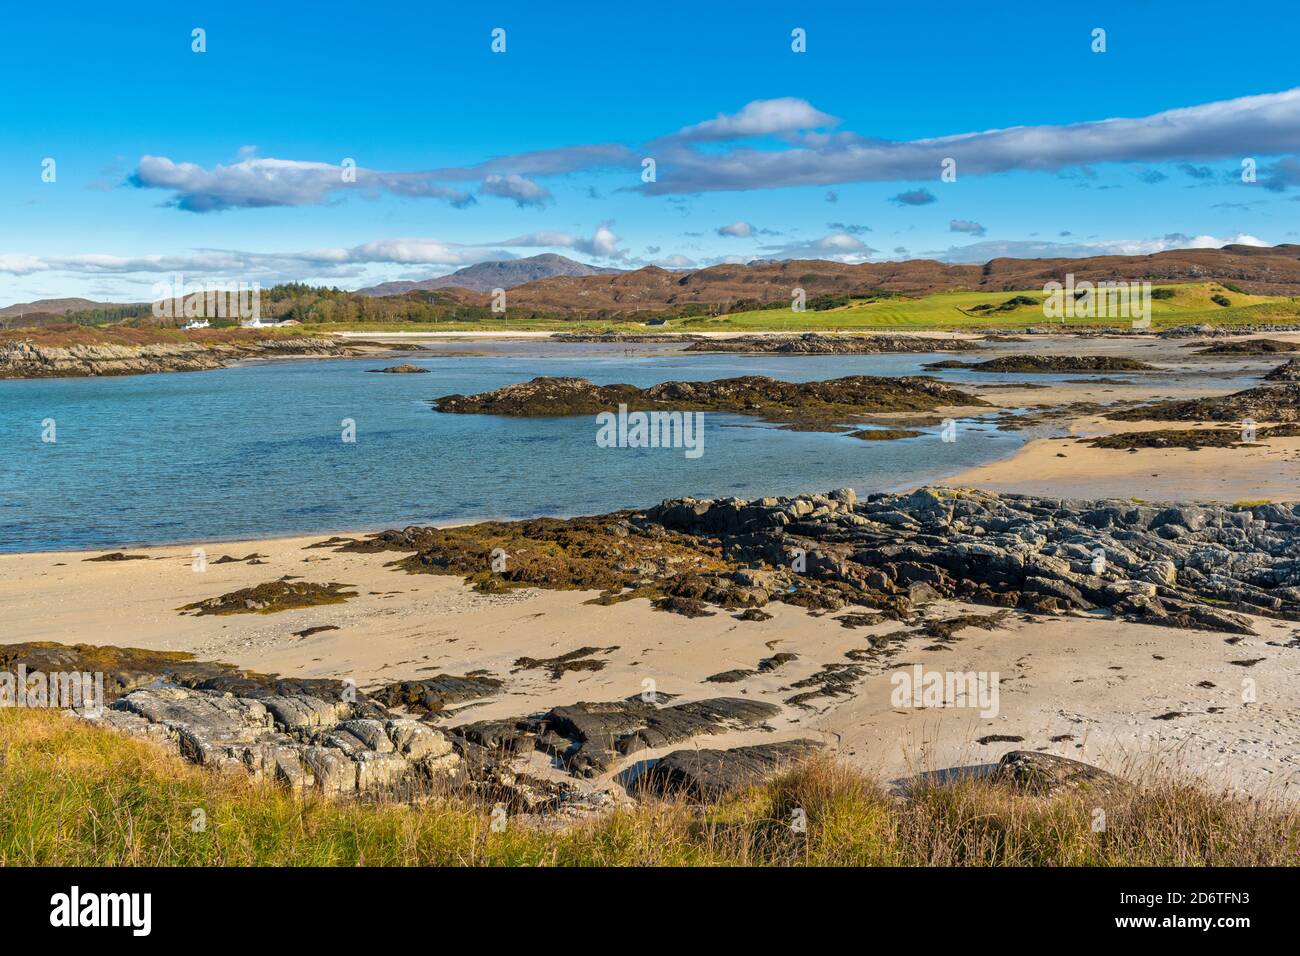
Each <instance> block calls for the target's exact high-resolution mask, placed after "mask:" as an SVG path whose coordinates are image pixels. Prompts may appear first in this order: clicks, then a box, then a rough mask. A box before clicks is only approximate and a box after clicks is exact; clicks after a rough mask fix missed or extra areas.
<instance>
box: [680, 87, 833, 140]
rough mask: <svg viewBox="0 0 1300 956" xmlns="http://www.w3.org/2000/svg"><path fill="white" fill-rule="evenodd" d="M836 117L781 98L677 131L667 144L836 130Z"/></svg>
mask: <svg viewBox="0 0 1300 956" xmlns="http://www.w3.org/2000/svg"><path fill="white" fill-rule="evenodd" d="M838 122H839V120H837V119H836V118H835V117H834V116H829V115H827V114H826V113H823V112H822V111H821V110H818V109H814V108H813V106H812V104H811V103H809V102H808V101H807V100H801V99H798V98H797V97H793V96H782V97H779V98H777V99H773V100H753V101H752V102H750V103H746V104H745V105H744V107H742V108H741V110H740V112H739V113H732V114H730V115H728V114H726V113H719V114H718V115H717V116H716V117H715V118H714V119H711V120H706V121H705V122H703V123H696V124H695V125H694V126H687V127H685V128H684V129H681V130H678V131H677V132H676V133H673V134H672V135H671V136H668V137H665V139H666V140H675V141H679V142H718V141H722V140H731V139H745V138H748V137H751V136H771V135H773V134H777V133H793V132H797V131H799V130H810V129H816V128H819V127H823V126H834V125H835V124H836V123H838Z"/></svg>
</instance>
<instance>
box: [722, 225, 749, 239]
mask: <svg viewBox="0 0 1300 956" xmlns="http://www.w3.org/2000/svg"><path fill="white" fill-rule="evenodd" d="M716 231H717V233H718V235H720V236H730V237H732V238H734V239H748V238H749V237H750V236H752V235H753V234H754V227H753V226H752V225H750V224H749V223H747V222H733V223H732V224H731V225H730V226H719V227H718V228H717V230H716Z"/></svg>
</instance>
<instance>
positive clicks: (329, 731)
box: [98, 686, 460, 796]
mask: <svg viewBox="0 0 1300 956" xmlns="http://www.w3.org/2000/svg"><path fill="white" fill-rule="evenodd" d="M364 712H365V709H364V708H361V707H358V705H357V704H355V703H350V702H348V701H346V700H344V699H342V698H333V699H331V698H322V697H317V696H311V695H305V694H292V695H284V696H280V695H271V696H264V697H259V698H252V697H239V696H236V695H234V694H230V693H223V692H221V691H216V690H196V689H191V688H184V687H166V686H164V687H159V688H156V689H155V688H149V689H143V690H136V691H132V692H131V693H129V694H127V695H126V696H124V697H122V698H120V699H119V700H117V701H116V702H115V703H114V704H113V705H112V707H111V708H109V709H108V710H107V711H105V712H104V714H103V716H102V717H99V718H98V721H99V722H101V723H103V724H105V725H107V726H108V727H111V728H113V729H115V730H120V731H124V732H126V733H129V734H134V735H137V736H143V737H148V738H151V739H154V740H159V741H162V742H165V743H168V744H171V745H173V746H174V747H175V748H176V749H177V750H178V751H179V752H180V753H181V755H182V756H184V757H186V758H187V759H189V760H191V761H193V762H194V763H197V764H199V765H201V766H204V767H209V768H213V769H217V770H227V769H235V770H243V771H247V772H248V773H249V774H251V775H252V776H253V777H254V778H257V779H268V780H275V781H277V782H279V783H282V784H284V785H286V786H288V787H290V788H292V789H296V790H301V789H315V790H318V791H321V792H323V793H326V794H329V795H336V796H343V795H361V796H367V795H380V794H382V795H385V796H397V795H401V796H415V795H418V794H421V793H426V792H433V791H435V790H437V789H439V788H445V787H446V786H447V785H448V784H449V783H450V780H451V778H452V777H453V776H454V775H455V774H456V772H457V769H458V767H459V764H460V758H459V756H458V755H457V754H456V753H455V752H454V750H453V749H452V745H451V742H450V740H448V738H447V736H446V735H445V734H444V733H442V732H441V731H439V730H436V729H434V728H432V727H430V726H428V725H427V724H423V723H420V722H419V721H416V720H411V719H407V718H393V717H387V716H385V717H382V718H379V719H376V718H375V717H369V716H360V714H361V713H364Z"/></svg>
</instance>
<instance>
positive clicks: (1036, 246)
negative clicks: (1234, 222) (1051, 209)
mask: <svg viewBox="0 0 1300 956" xmlns="http://www.w3.org/2000/svg"><path fill="white" fill-rule="evenodd" d="M1230 245H1239V246H1268V245H1269V243H1267V242H1265V241H1264V240H1262V239H1259V238H1258V237H1256V236H1252V235H1248V234H1246V233H1238V234H1237V235H1234V236H1228V237H1226V238H1219V237H1216V236H1208V235H1202V236H1189V235H1186V234H1184V233H1170V234H1168V235H1165V236H1160V237H1158V238H1152V239H1105V240H1101V241H1098V242H1050V241H1046V240H987V241H985V242H975V243H971V244H970V245H968V246H952V247H950V248H948V249H939V250H931V251H929V252H922V253H920V258H922V259H940V260H942V261H944V262H954V263H975V264H981V263H985V262H988V261H989V260H990V259H998V258H1002V257H1010V258H1019V259H1074V258H1080V257H1084V256H1146V255H1151V254H1153V253H1157V252H1167V251H1169V250H1170V249H1221V248H1222V247H1224V246H1230Z"/></svg>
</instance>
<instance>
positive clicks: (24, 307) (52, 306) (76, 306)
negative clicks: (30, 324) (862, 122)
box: [0, 299, 121, 316]
mask: <svg viewBox="0 0 1300 956" xmlns="http://www.w3.org/2000/svg"><path fill="white" fill-rule="evenodd" d="M120 307H121V303H117V302H93V301H91V300H90V299H37V300H36V301H35V302H18V303H16V304H14V305H7V306H5V307H4V308H3V309H0V315H3V316H10V315H31V314H32V313H40V314H42V315H66V314H67V313H69V312H80V311H82V310H84V309H114V308H120Z"/></svg>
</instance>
